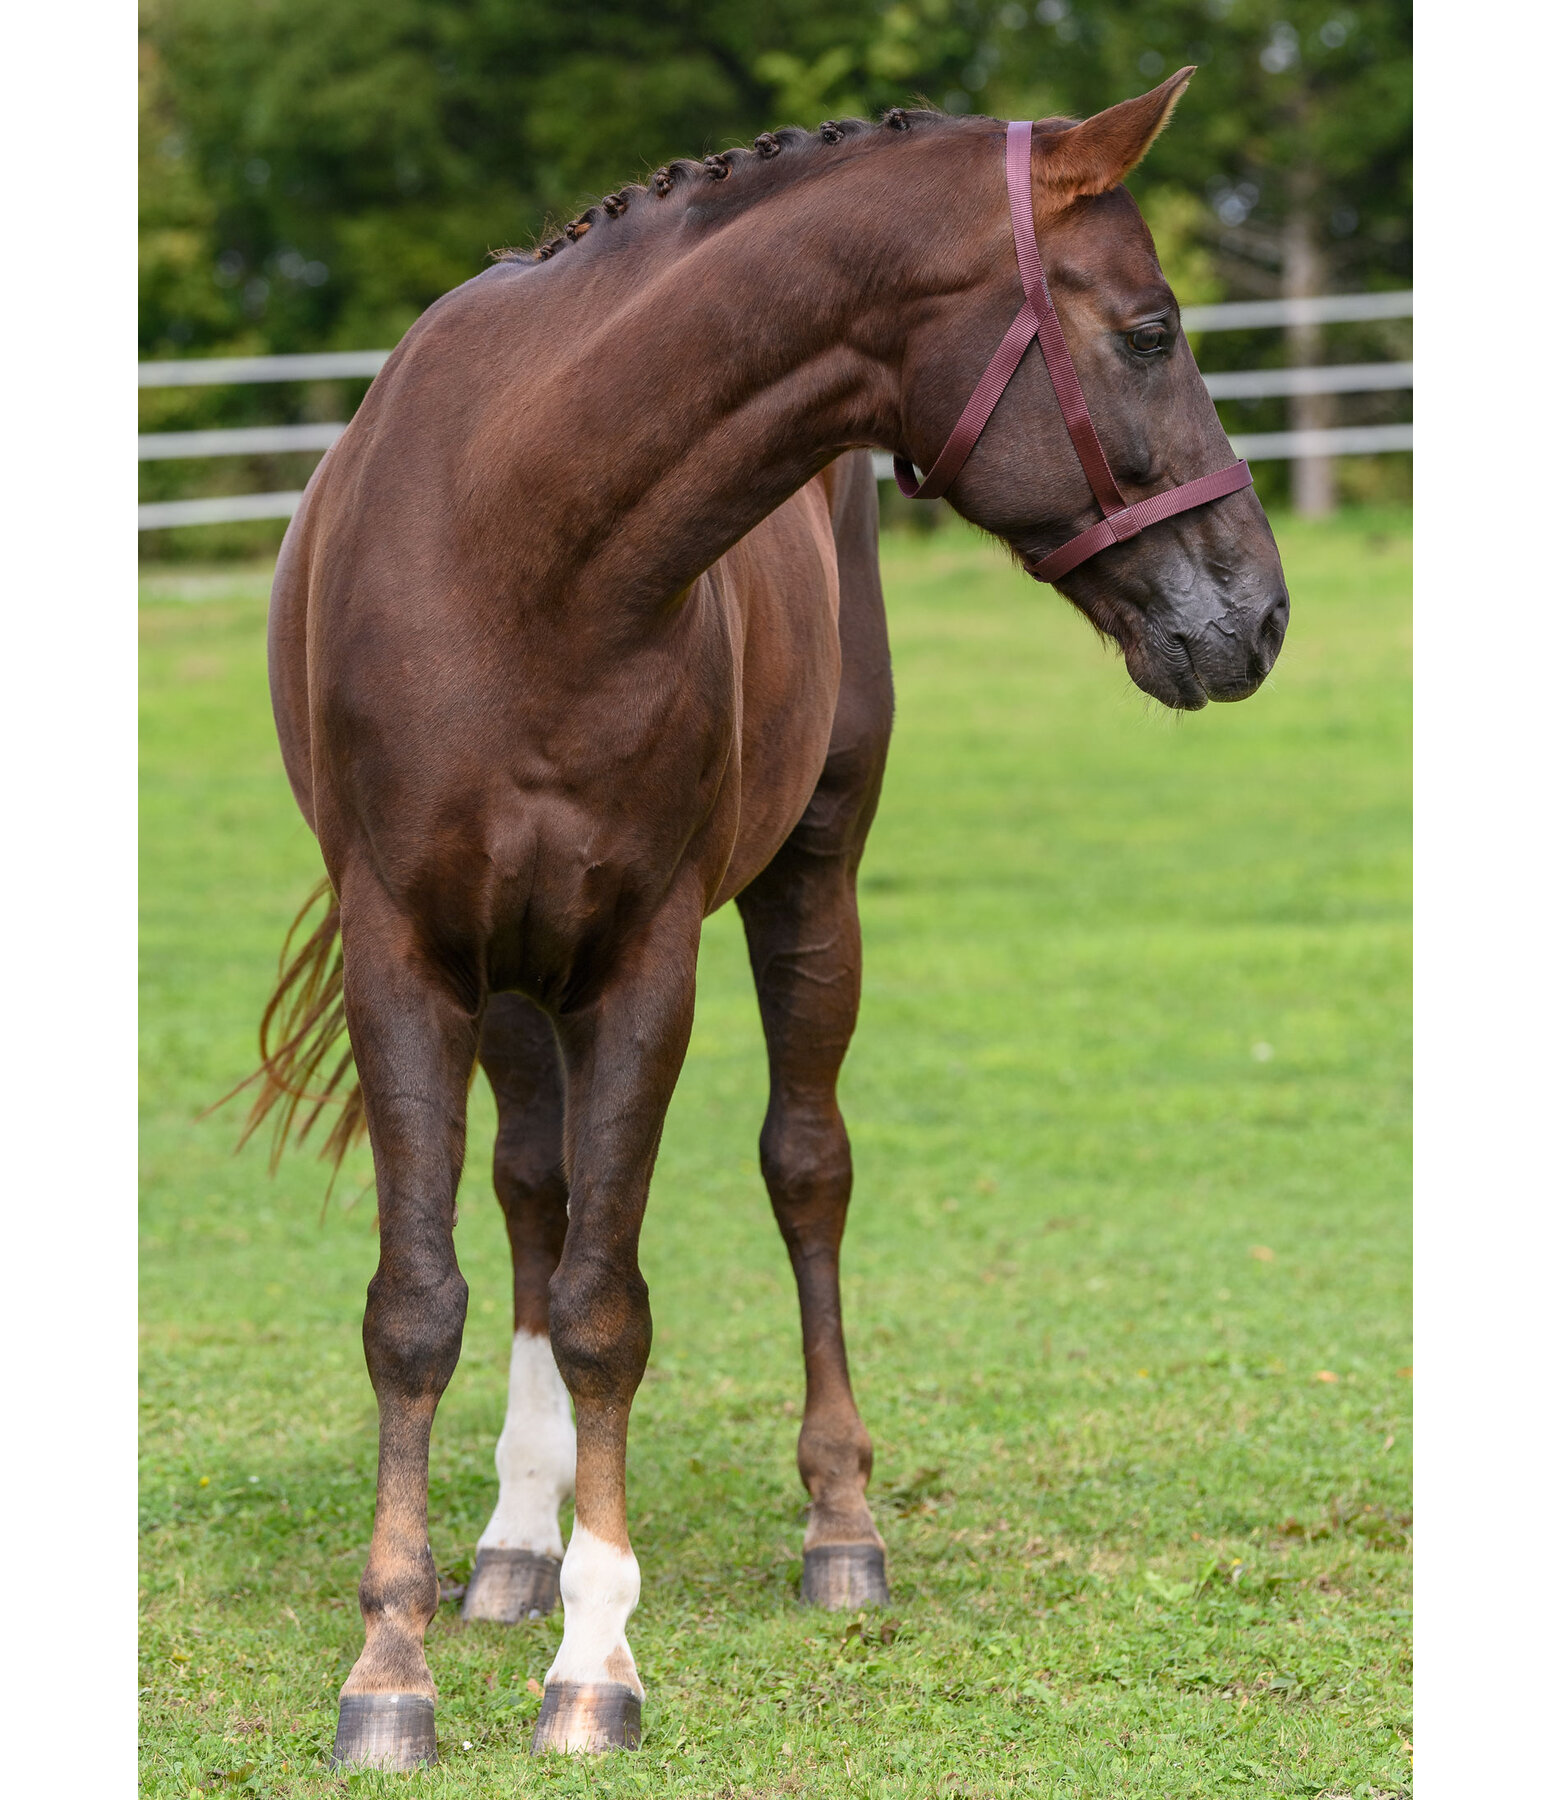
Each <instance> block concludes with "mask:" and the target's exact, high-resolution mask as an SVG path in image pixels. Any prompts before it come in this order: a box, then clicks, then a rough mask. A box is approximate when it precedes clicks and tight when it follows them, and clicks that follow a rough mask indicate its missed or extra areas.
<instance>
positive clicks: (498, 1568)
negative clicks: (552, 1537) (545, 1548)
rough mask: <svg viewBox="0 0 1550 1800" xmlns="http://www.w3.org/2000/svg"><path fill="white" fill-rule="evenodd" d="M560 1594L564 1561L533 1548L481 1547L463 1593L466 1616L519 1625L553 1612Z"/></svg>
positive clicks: (498, 1623) (466, 1617)
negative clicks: (484, 1548) (466, 1588)
mask: <svg viewBox="0 0 1550 1800" xmlns="http://www.w3.org/2000/svg"><path fill="white" fill-rule="evenodd" d="M559 1597H560V1565H559V1563H558V1561H557V1560H556V1559H555V1558H554V1557H552V1556H541V1555H539V1554H538V1553H537V1552H536V1551H533V1550H481V1551H480V1552H479V1554H478V1555H477V1556H476V1557H475V1558H474V1572H473V1574H472V1575H470V1576H469V1578H468V1592H467V1593H466V1594H465V1595H464V1596H463V1617H464V1618H465V1619H489V1620H492V1621H493V1622H494V1623H495V1624H497V1625H518V1624H520V1623H521V1622H522V1620H524V1619H542V1618H544V1617H545V1616H546V1615H547V1614H549V1613H552V1612H553V1611H554V1608H555V1602H556V1601H557V1600H558V1599H559Z"/></svg>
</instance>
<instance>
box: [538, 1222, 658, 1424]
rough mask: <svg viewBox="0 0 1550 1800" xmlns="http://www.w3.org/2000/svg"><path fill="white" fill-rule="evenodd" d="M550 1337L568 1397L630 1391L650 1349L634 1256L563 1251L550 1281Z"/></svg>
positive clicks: (637, 1382)
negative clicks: (625, 1261) (623, 1260)
mask: <svg viewBox="0 0 1550 1800" xmlns="http://www.w3.org/2000/svg"><path fill="white" fill-rule="evenodd" d="M549 1339H550V1343H551V1345H552V1347H553V1350H554V1360H555V1362H556V1363H557V1364H558V1365H559V1369H560V1373H561V1375H563V1376H564V1377H565V1385H566V1387H568V1388H569V1389H570V1392H571V1396H572V1398H574V1399H576V1400H578V1401H580V1400H614V1399H617V1398H619V1397H621V1396H628V1395H630V1394H633V1393H634V1391H635V1389H636V1388H637V1387H638V1386H639V1385H640V1379H641V1376H642V1375H644V1374H645V1372H646V1359H647V1357H648V1356H649V1355H650V1354H651V1306H650V1302H649V1300H648V1297H647V1288H646V1283H645V1280H644V1278H643V1277H642V1275H641V1273H640V1270H639V1269H638V1268H636V1267H635V1266H634V1265H633V1261H632V1263H631V1265H630V1266H629V1267H622V1266H621V1265H620V1264H619V1263H618V1262H616V1261H612V1260H608V1259H604V1258H600V1257H581V1256H572V1255H570V1254H569V1253H568V1252H567V1254H566V1255H565V1256H564V1257H562V1258H561V1260H560V1266H559V1267H558V1268H557V1269H556V1270H555V1272H554V1276H553V1279H552V1280H551V1281H550V1283H549Z"/></svg>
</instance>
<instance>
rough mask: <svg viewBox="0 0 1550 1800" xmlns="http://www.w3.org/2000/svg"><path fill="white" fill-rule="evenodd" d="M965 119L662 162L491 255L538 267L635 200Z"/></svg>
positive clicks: (837, 128) (826, 127)
mask: <svg viewBox="0 0 1550 1800" xmlns="http://www.w3.org/2000/svg"><path fill="white" fill-rule="evenodd" d="M971 122H973V121H972V120H970V119H969V118H958V117H954V116H950V115H948V114H946V113H942V112H938V111H937V110H936V109H935V108H934V107H924V106H922V107H903V106H894V107H890V108H889V109H888V111H887V112H885V113H884V114H883V115H882V116H881V118H879V119H876V120H871V119H826V120H825V121H824V123H823V124H822V125H820V126H819V127H818V129H817V130H816V131H804V130H803V129H802V128H801V127H800V126H797V125H784V126H782V127H781V129H780V130H779V131H765V132H761V133H760V135H759V136H758V137H756V138H755V139H754V141H753V143H752V145H751V146H748V147H744V146H741V145H740V146H738V147H737V148H735V149H732V150H722V151H718V152H716V153H715V154H714V155H711V156H707V157H705V158H703V159H702V160H701V161H698V162H696V161H694V160H692V159H690V158H686V157H678V158H676V159H675V160H674V161H672V162H670V163H664V164H663V165H662V167H661V168H660V169H658V170H657V171H656V173H655V174H654V175H653V176H652V177H651V180H650V182H649V184H648V183H642V182H631V183H630V184H629V185H628V186H626V187H622V188H619V189H618V190H617V191H616V192H615V193H612V194H605V195H604V196H603V198H602V199H601V200H599V201H598V202H597V203H596V204H595V205H593V206H589V207H588V208H587V209H586V211H585V212H583V213H579V214H578V215H577V216H576V217H575V218H574V219H572V220H571V221H570V223H569V224H568V225H566V226H565V227H564V229H563V230H561V231H560V232H558V233H557V234H556V235H555V236H554V237H551V238H548V239H545V240H544V241H542V242H540V243H538V244H535V245H533V246H532V247H530V248H528V249H516V248H506V249H502V250H492V251H491V252H490V256H491V258H492V260H493V261H495V262H515V263H541V262H548V260H549V259H550V258H551V257H553V256H557V255H559V253H560V252H561V251H562V250H564V249H565V248H567V246H569V245H571V244H574V243H577V242H578V241H579V240H580V239H581V238H583V237H585V236H586V234H587V233H588V232H589V231H591V230H592V229H593V228H594V226H597V225H600V224H602V222H603V221H604V220H605V219H617V218H619V217H620V216H621V214H623V213H626V212H628V211H629V209H630V207H631V205H632V204H633V203H634V202H636V201H640V200H652V199H655V200H665V199H667V198H668V197H669V196H670V195H672V194H688V193H690V192H692V191H693V190H694V188H695V187H697V186H698V185H699V184H702V183H706V182H720V181H726V180H729V179H730V178H731V177H732V176H734V175H741V174H742V173H744V171H746V170H749V169H754V168H757V167H758V166H759V165H761V164H765V163H771V162H774V161H775V159H776V158H777V157H781V156H784V157H788V158H789V157H791V156H793V155H794V156H797V157H800V158H802V159H803V160H804V161H805V160H806V159H807V158H808V157H810V156H813V155H816V154H818V153H820V152H821V151H822V150H823V149H825V148H826V147H827V146H829V145H831V144H838V143H841V142H844V141H846V140H851V141H854V140H856V139H860V138H872V137H877V136H879V135H881V134H882V133H884V132H889V131H900V132H902V131H909V130H911V129H912V128H914V127H916V126H922V125H944V124H955V125H956V124H969V123H971Z"/></svg>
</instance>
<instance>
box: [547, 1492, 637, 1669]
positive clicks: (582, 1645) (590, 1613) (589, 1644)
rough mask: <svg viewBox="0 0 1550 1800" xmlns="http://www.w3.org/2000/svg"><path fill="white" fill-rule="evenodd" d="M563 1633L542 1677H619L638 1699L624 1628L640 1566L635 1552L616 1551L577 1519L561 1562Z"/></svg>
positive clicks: (632, 1659)
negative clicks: (558, 1649) (554, 1655)
mask: <svg viewBox="0 0 1550 1800" xmlns="http://www.w3.org/2000/svg"><path fill="white" fill-rule="evenodd" d="M560 1598H561V1600H563V1601H564V1603H565V1636H564V1639H563V1640H562V1642H561V1644H560V1653H559V1655H558V1656H557V1657H555V1659H554V1665H553V1667H552V1668H551V1669H550V1670H549V1673H548V1675H547V1676H546V1677H545V1681H546V1682H547V1681H586V1682H598V1681H617V1682H623V1684H624V1685H625V1686H626V1687H629V1688H633V1689H634V1690H635V1692H636V1693H637V1694H639V1695H640V1696H641V1697H642V1698H644V1697H645V1693H646V1690H645V1689H644V1688H643V1687H642V1686H641V1684H640V1676H639V1675H637V1674H636V1673H635V1658H634V1657H633V1656H631V1654H630V1646H629V1645H628V1644H627V1643H626V1642H625V1638H624V1627H625V1623H626V1621H627V1620H628V1619H629V1616H630V1614H631V1613H632V1612H634V1610H635V1602H636V1601H637V1600H639V1599H640V1564H639V1563H638V1562H636V1560H635V1553H634V1551H633V1550H616V1549H615V1548H614V1546H613V1545H612V1544H610V1543H608V1542H607V1541H606V1539H604V1538H600V1537H595V1536H594V1535H593V1534H592V1533H591V1532H590V1531H588V1530H587V1528H586V1526H585V1525H583V1524H582V1523H581V1522H580V1521H579V1520H578V1521H577V1523H576V1529H575V1530H574V1531H573V1532H572V1533H571V1534H570V1549H569V1550H567V1551H566V1552H565V1561H564V1562H563V1563H562V1564H561V1566H560Z"/></svg>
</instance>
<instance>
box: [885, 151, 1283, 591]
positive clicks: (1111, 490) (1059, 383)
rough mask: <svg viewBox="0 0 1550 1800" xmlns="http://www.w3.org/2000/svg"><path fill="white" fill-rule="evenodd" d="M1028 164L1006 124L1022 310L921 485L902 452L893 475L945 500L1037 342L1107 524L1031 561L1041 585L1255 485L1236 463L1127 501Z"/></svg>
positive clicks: (903, 484)
mask: <svg viewBox="0 0 1550 1800" xmlns="http://www.w3.org/2000/svg"><path fill="white" fill-rule="evenodd" d="M1032 159H1033V126H1032V125H1031V124H1030V123H1029V121H1028V120H1026V119H1022V120H1019V121H1017V122H1016V123H1015V124H1012V125H1008V126H1007V128H1006V188H1007V197H1008V199H1009V200H1010V201H1011V203H1012V237H1013V239H1014V241H1015V242H1016V245H1017V268H1018V273H1019V274H1020V275H1021V276H1022V282H1023V295H1024V299H1023V304H1022V308H1021V310H1020V311H1019V312H1018V315H1017V317H1016V318H1015V319H1013V321H1012V323H1011V325H1010V326H1009V327H1008V329H1007V334H1006V336H1005V337H1004V338H1002V340H1001V344H1000V348H999V349H998V350H997V351H996V353H995V355H994V356H993V357H991V359H990V365H989V367H988V368H987V369H986V370H985V373H984V374H983V375H981V376H980V378H979V382H978V385H977V386H976V387H975V389H974V392H973V393H972V394H971V395H970V396H969V403H968V405H967V406H966V407H964V409H963V412H962V413H961V414H960V416H959V419H958V423H957V424H956V425H955V426H954V427H953V429H952V432H951V434H950V436H949V437H948V440H947V442H946V443H945V444H944V445H943V446H942V450H941V454H940V455H939V456H938V457H937V459H936V461H935V462H934V463H933V464H932V465H931V467H930V469H929V470H928V471H927V473H926V474H925V475H924V476H922V477H921V479H920V480H919V481H918V482H917V481H916V479H915V470H914V465H913V464H912V463H911V462H910V460H909V458H908V457H904V456H895V457H894V459H893V470H894V476H895V478H896V479H897V481H898V483H899V486H900V488H901V489H902V490H903V491H904V493H905V494H907V495H908V496H909V498H910V499H911V500H934V499H936V498H937V497H938V496H939V495H941V494H945V493H946V492H947V490H948V488H949V487H950V486H951V485H952V482H953V478H954V476H956V475H957V473H958V471H959V470H960V469H961V468H962V467H963V465H964V462H965V461H966V460H967V458H968V454H969V452H970V451H971V450H972V449H973V448H974V446H975V444H977V443H978V442H979V436H980V433H981V432H982V431H983V430H984V429H985V425H986V422H987V421H988V420H989V418H990V415H991V413H992V412H994V411H995V407H996V402H997V401H998V400H999V399H1000V398H1001V396H1002V394H1003V392H1005V389H1006V384H1007V383H1008V382H1009V381H1010V380H1011V379H1012V376H1013V375H1014V374H1015V372H1016V370H1017V365H1018V364H1019V363H1020V362H1021V361H1022V360H1023V357H1024V355H1025V354H1026V353H1027V349H1028V346H1029V345H1030V344H1031V343H1032V342H1033V340H1034V338H1035V337H1037V338H1038V340H1039V345H1040V347H1041V348H1042V350H1043V351H1044V361H1045V364H1046V366H1047V367H1048V369H1049V375H1050V380H1051V381H1052V382H1053V383H1054V384H1055V398H1056V399H1057V400H1058V401H1059V402H1060V411H1061V414H1062V416H1063V417H1064V419H1065V421H1066V430H1067V431H1069V432H1070V433H1071V442H1072V444H1073V445H1074V446H1075V447H1076V453H1077V455H1078V456H1079V457H1080V458H1081V462H1082V467H1083V469H1084V470H1085V471H1086V473H1087V480H1088V482H1089V484H1090V485H1091V487H1092V490H1093V493H1094V494H1095V495H1096V496H1097V500H1098V504H1099V505H1100V506H1101V507H1102V508H1103V513H1104V516H1103V519H1102V521H1101V523H1099V524H1097V525H1093V526H1090V527H1089V528H1088V529H1087V530H1086V531H1084V532H1081V533H1079V534H1078V535H1077V536H1076V537H1074V538H1072V539H1071V540H1070V541H1069V542H1068V543H1065V544H1062V545H1061V546H1060V548H1059V549H1058V550H1055V551H1052V552H1051V553H1050V554H1049V555H1048V556H1046V557H1045V558H1044V559H1043V561H1042V562H1039V563H1036V564H1035V565H1034V569H1033V573H1034V574H1035V575H1036V576H1037V577H1038V579H1039V580H1040V581H1057V580H1058V579H1059V578H1060V577H1061V576H1062V575H1064V574H1065V573H1066V572H1067V571H1068V570H1070V569H1074V568H1075V567H1076V565H1077V564H1078V563H1082V562H1086V561H1087V559H1088V557H1089V556H1096V555H1097V553H1098V552H1099V551H1100V550H1106V549H1107V548H1108V547H1109V545H1110V544H1117V543H1119V542H1121V541H1122V540H1123V539H1125V538H1132V537H1134V536H1135V535H1136V533H1137V532H1138V531H1145V529H1146V528H1147V526H1148V525H1155V524H1156V523H1157V522H1158V520H1159V519H1169V518H1172V517H1173V515H1174V514H1175V513H1181V512H1188V511H1189V510H1190V508H1191V507H1195V506H1204V505H1205V504H1206V502H1207V501H1208V500H1220V499H1221V498H1222V497H1223V495H1225V494H1235V493H1237V491H1238V490H1239V488H1246V487H1251V486H1252V485H1253V482H1254V477H1253V476H1252V475H1251V474H1250V473H1249V465H1248V464H1247V463H1246V462H1242V461H1239V462H1235V463H1233V464H1232V465H1231V467H1229V468H1226V469H1218V470H1216V472H1215V473H1214V474H1211V475H1197V476H1196V477H1195V479H1194V480H1193V481H1186V482H1185V483H1184V484H1183V485H1182V486H1181V487H1176V488H1167V489H1165V490H1164V491H1163V492H1162V493H1160V494H1153V495H1152V496H1151V498H1150V499H1149V500H1138V501H1137V502H1136V503H1135V505H1134V506H1130V505H1128V504H1127V503H1126V501H1125V497H1124V495H1123V494H1121V493H1120V491H1119V485H1118V483H1117V482H1116V481H1115V479H1114V472H1113V470H1112V469H1110V467H1109V459H1108V458H1107V457H1106V456H1105V455H1104V454H1103V446H1102V444H1100V443H1099V442H1098V433H1097V432H1096V431H1095V430H1094V429H1093V421H1092V415H1091V414H1090V413H1089V412H1088V410H1087V402H1086V400H1085V399H1084V398H1083V397H1082V384H1081V382H1080V381H1078V380H1077V375H1076V369H1075V367H1074V366H1073V365H1072V362H1071V352H1070V351H1069V350H1068V349H1067V348H1066V339H1065V333H1064V332H1063V331H1062V330H1061V329H1060V315H1059V314H1058V313H1057V312H1056V311H1055V302H1054V300H1053V299H1052V298H1051V297H1050V291H1049V284H1048V282H1047V281H1046V280H1045V279H1044V265H1043V264H1042V263H1041V262H1040V260H1039V245H1038V240H1037V239H1036V238H1035V236H1034V232H1033V170H1032Z"/></svg>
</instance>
